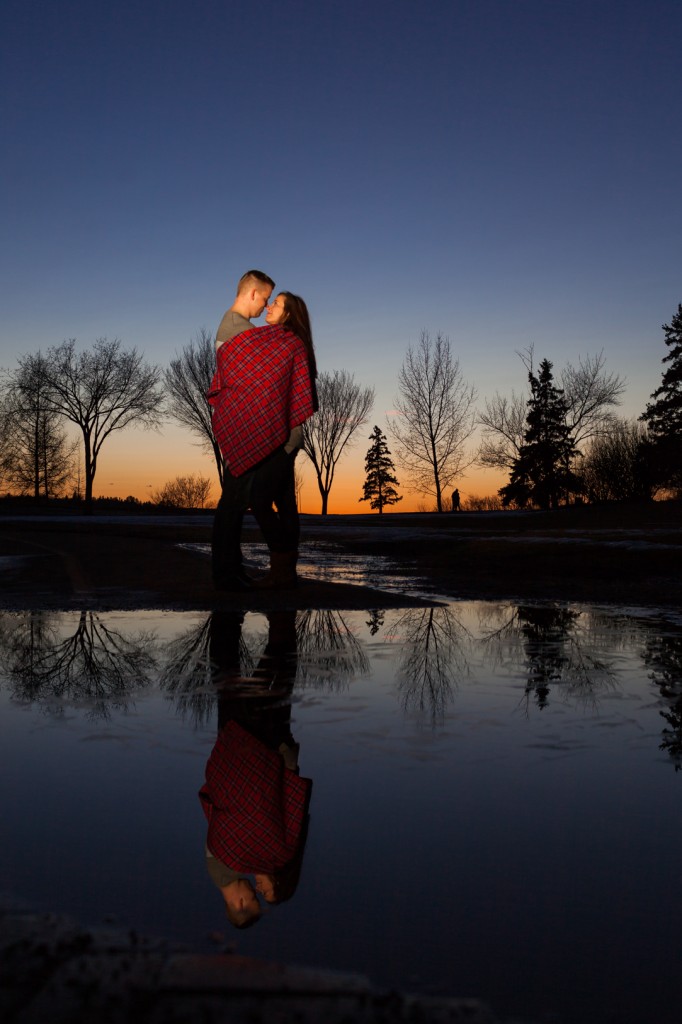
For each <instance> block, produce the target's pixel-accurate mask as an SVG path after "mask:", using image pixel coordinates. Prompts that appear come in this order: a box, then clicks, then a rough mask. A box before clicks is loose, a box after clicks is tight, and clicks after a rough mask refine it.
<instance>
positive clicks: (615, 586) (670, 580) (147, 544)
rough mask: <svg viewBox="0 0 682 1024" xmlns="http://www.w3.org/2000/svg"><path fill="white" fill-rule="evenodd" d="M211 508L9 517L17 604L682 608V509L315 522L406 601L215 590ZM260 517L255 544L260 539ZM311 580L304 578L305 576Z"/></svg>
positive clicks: (10, 576)
mask: <svg viewBox="0 0 682 1024" xmlns="http://www.w3.org/2000/svg"><path fill="white" fill-rule="evenodd" d="M211 524H212V516H211V514H210V513H203V514H195V513H189V514H187V515H180V514H178V515H173V516H166V517H161V516H158V517H157V516H154V517H149V516H148V517H145V516H97V515H95V516H92V517H85V516H70V517H69V516H63V515H50V514H45V515H41V516H9V515H4V516H0V567H1V574H2V581H3V585H2V588H1V594H0V606H2V607H4V608H15V609H20V608H41V607H45V608H69V607H82V606H83V604H85V603H87V604H88V605H89V607H91V608H101V609H107V608H137V607H139V608H169V609H171V608H172V609H203V608H207V609H210V608H212V607H219V606H225V605H228V606H236V607H244V608H256V609H257V608H266V607H278V606H279V607H300V608H306V607H337V608H341V609H343V608H358V609H362V608H372V607H377V605H378V603H379V604H381V605H382V606H385V607H400V606H403V605H406V604H418V603H420V598H419V596H418V594H421V595H422V598H423V597H424V596H425V595H428V594H432V595H433V598H434V600H438V599H442V598H447V599H450V600H457V599H487V600H521V601H523V600H533V601H538V600H556V601H561V600H564V601H585V602H591V603H609V604H616V605H635V606H643V607H651V606H664V607H668V606H669V607H673V608H679V607H680V606H682V507H681V506H680V504H679V503H673V502H666V503H653V504H650V505H645V506H606V507H591V506H578V507H575V508H567V509H560V510H558V511H556V512H549V513H542V512H526V513H459V514H443V515H435V514H431V515H428V514H387V515H384V516H378V515H357V516H355V515H349V516H333V515H332V516H315V515H304V516H303V517H302V535H303V536H302V539H303V541H304V542H305V543H306V544H312V545H317V546H318V547H320V548H321V549H322V548H328V547H332V546H333V548H334V549H335V550H337V551H340V552H344V553H348V554H354V555H358V556H361V557H370V556H372V557H374V556H377V555H379V556H383V557H385V558H386V559H388V560H389V561H390V563H391V568H390V569H389V570H388V572H389V573H393V574H394V575H396V576H400V577H402V578H407V580H408V583H407V584H406V585H405V586H404V589H403V592H402V593H396V592H391V593H389V592H387V591H385V590H383V589H378V590H372V589H369V588H367V587H363V586H353V585H350V584H338V583H320V582H316V581H313V580H311V579H306V578H305V575H303V579H302V580H301V585H300V586H299V587H298V588H297V589H296V590H294V591H284V592H279V593H275V592H270V593H265V594H254V593H252V592H251V593H247V594H225V593H219V592H217V591H215V590H214V588H213V586H212V583H211V578H210V561H209V559H208V558H206V557H205V556H200V555H198V554H197V552H196V551H193V550H192V549H191V547H189V548H188V547H184V546H183V545H192V544H197V543H199V544H208V543H210V538H211ZM259 538H260V535H259V532H258V530H257V528H256V526H255V524H254V523H253V522H252V521H249V520H247V524H246V527H245V531H244V539H245V540H247V541H249V540H250V541H256V542H257V541H258V540H259ZM304 573H305V570H304Z"/></svg>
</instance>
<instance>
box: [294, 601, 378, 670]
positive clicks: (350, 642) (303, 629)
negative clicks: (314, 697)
mask: <svg viewBox="0 0 682 1024" xmlns="http://www.w3.org/2000/svg"><path fill="white" fill-rule="evenodd" d="M296 634H297V639H298V653H299V664H298V672H297V676H296V682H297V683H300V684H301V685H303V686H325V687H328V688H329V689H334V690H338V689H343V688H344V687H345V686H347V685H348V683H349V682H350V680H351V679H354V678H356V677H357V676H365V675H368V674H369V671H370V667H369V659H368V657H367V654H366V653H365V649H364V647H363V645H362V643H361V642H360V641H359V640H358V638H357V637H356V636H355V634H354V633H353V631H352V629H351V628H350V626H348V625H347V623H346V621H345V619H344V618H343V616H342V615H341V613H340V612H336V611H330V610H326V609H323V610H317V611H315V610H309V611H305V612H300V613H299V615H298V617H297V620H296Z"/></svg>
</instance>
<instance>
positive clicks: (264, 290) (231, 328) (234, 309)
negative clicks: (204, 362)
mask: <svg viewBox="0 0 682 1024" xmlns="http://www.w3.org/2000/svg"><path fill="white" fill-rule="evenodd" d="M274 287H275V282H274V281H273V280H272V278H271V277H268V275H267V274H264V273H263V271H262V270H247V272H246V273H245V274H244V275H243V276H242V277H241V278H240V280H239V284H238V286H237V297H236V299H235V300H234V302H233V303H232V305H231V306H230V308H229V309H228V311H227V312H226V313H225V315H224V317H223V318H222V320H221V321H220V327H219V328H218V332H217V334H216V336H215V345H216V348H217V349H218V348H220V346H221V345H222V344H223V342H224V341H229V340H230V338H234V336H235V335H236V334H241V332H242V331H248V330H249V329H250V328H251V327H253V324H252V323H251V320H252V319H253V318H254V317H257V316H260V315H261V313H262V312H263V310H264V309H265V307H266V305H267V304H268V302H269V301H270V296H271V295H272V289H273V288H274Z"/></svg>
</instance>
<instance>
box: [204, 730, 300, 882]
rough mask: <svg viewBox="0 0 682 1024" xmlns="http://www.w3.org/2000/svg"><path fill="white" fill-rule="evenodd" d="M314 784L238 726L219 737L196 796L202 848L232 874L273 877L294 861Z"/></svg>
mask: <svg viewBox="0 0 682 1024" xmlns="http://www.w3.org/2000/svg"><path fill="white" fill-rule="evenodd" d="M311 788H312V782H311V780H310V779H303V778H301V777H300V776H299V775H296V774H295V773H294V772H292V771H289V769H288V768H285V767H284V763H283V761H282V758H281V757H280V756H279V754H276V753H274V752H273V751H271V750H268V748H267V747H265V746H264V745H263V744H262V743H261V742H260V741H259V740H257V739H255V737H253V736H251V734H250V733H248V732H246V730H245V729H242V727H241V726H240V725H238V724H237V723H236V722H228V723H227V725H226V726H225V728H224V729H223V730H222V731H221V732H220V734H219V736H218V739H217V741H216V744H215V747H214V748H213V751H212V752H211V756H210V758H209V759H208V763H207V765H206V782H205V784H204V785H203V786H202V788H201V790H200V791H199V798H200V800H201V806H202V807H203V809H204V814H205V815H206V817H207V819H208V837H207V840H206V845H207V846H208V848H209V850H210V851H211V853H212V854H213V855H214V856H215V857H217V858H218V860H220V861H222V863H223V864H226V865H227V866H228V867H229V868H232V869H233V870H234V871H243V872H245V873H247V874H248V873H250V872H253V871H259V872H260V871H265V872H273V871H276V870H277V869H278V868H282V867H284V866H285V865H286V864H288V863H289V861H291V860H292V859H293V857H294V856H295V854H296V852H297V849H298V844H299V841H300V838H301V833H302V830H303V825H304V822H305V816H306V813H307V808H308V799H309V797H310V790H311Z"/></svg>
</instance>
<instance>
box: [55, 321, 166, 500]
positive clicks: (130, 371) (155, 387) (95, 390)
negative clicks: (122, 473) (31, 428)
mask: <svg viewBox="0 0 682 1024" xmlns="http://www.w3.org/2000/svg"><path fill="white" fill-rule="evenodd" d="M43 372H44V377H43V379H44V381H45V383H46V384H47V392H48V404H49V407H50V408H51V409H53V410H54V412H57V413H59V414H60V415H62V416H64V417H65V418H66V419H67V420H70V421H71V423H74V424H75V425H76V426H77V427H78V428H79V429H80V430H81V432H82V434H83V449H84V459H83V462H84V468H85V502H86V505H87V506H88V507H89V508H91V507H92V485H93V481H94V479H95V474H96V472H97V459H98V457H99V453H100V451H101V449H102V445H103V444H104V442H105V441H106V439H107V437H109V435H110V434H112V433H113V432H114V431H115V430H124V429H125V428H126V427H128V426H130V425H131V424H133V423H134V424H136V425H139V426H142V427H145V428H154V427H157V426H158V424H159V421H160V419H161V417H162V416H163V396H162V392H161V388H160V376H161V370H160V369H159V367H157V366H150V365H148V364H147V363H145V362H144V361H143V358H142V356H141V355H139V354H138V352H137V350H136V349H135V348H132V349H128V350H123V349H122V348H121V342H120V341H118V339H115V340H114V341H107V339H106V338H99V339H98V340H97V341H96V342H95V344H94V345H93V347H92V349H91V350H89V351H85V352H80V353H77V352H76V342H75V340H74V339H71V340H70V341H64V342H62V344H61V345H58V346H56V347H53V348H51V349H49V351H48V353H47V359H46V361H45V367H44V371H43Z"/></svg>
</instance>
